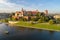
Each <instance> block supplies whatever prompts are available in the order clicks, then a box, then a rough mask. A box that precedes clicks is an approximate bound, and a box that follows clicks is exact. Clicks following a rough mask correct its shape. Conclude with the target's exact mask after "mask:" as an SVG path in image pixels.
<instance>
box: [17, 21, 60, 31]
mask: <svg viewBox="0 0 60 40" xmlns="http://www.w3.org/2000/svg"><path fill="white" fill-rule="evenodd" d="M16 25H17V26H22V27H29V28H37V29H48V30H56V31H57V30H58V31H60V24H52V25H51V24H47V23H37V24H31V23H30V22H23V21H20V22H19V23H17V24H16Z"/></svg>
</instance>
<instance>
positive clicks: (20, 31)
mask: <svg viewBox="0 0 60 40" xmlns="http://www.w3.org/2000/svg"><path fill="white" fill-rule="evenodd" d="M5 31H8V32H9V33H8V34H6V33H5ZM0 40H60V32H50V31H47V30H39V29H31V28H23V27H18V26H9V25H6V24H4V23H2V24H0Z"/></svg>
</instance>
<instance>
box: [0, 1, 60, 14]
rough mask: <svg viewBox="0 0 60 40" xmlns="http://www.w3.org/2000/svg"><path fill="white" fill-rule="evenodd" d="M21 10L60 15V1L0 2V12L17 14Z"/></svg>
mask: <svg viewBox="0 0 60 40" xmlns="http://www.w3.org/2000/svg"><path fill="white" fill-rule="evenodd" d="M21 8H24V9H26V10H36V9H38V10H39V11H44V10H46V9H47V10H49V13H57V12H58V13H60V0H0V12H15V11H20V10H21Z"/></svg>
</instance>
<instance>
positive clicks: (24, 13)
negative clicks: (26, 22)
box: [13, 8, 48, 19]
mask: <svg viewBox="0 0 60 40" xmlns="http://www.w3.org/2000/svg"><path fill="white" fill-rule="evenodd" d="M37 13H41V15H44V14H45V15H48V10H45V13H44V12H39V11H38V10H35V11H26V10H24V9H23V8H22V10H21V11H16V12H15V16H13V17H14V18H17V19H19V18H20V17H24V18H26V19H29V18H30V17H32V18H33V17H34V18H36V14H37Z"/></svg>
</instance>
